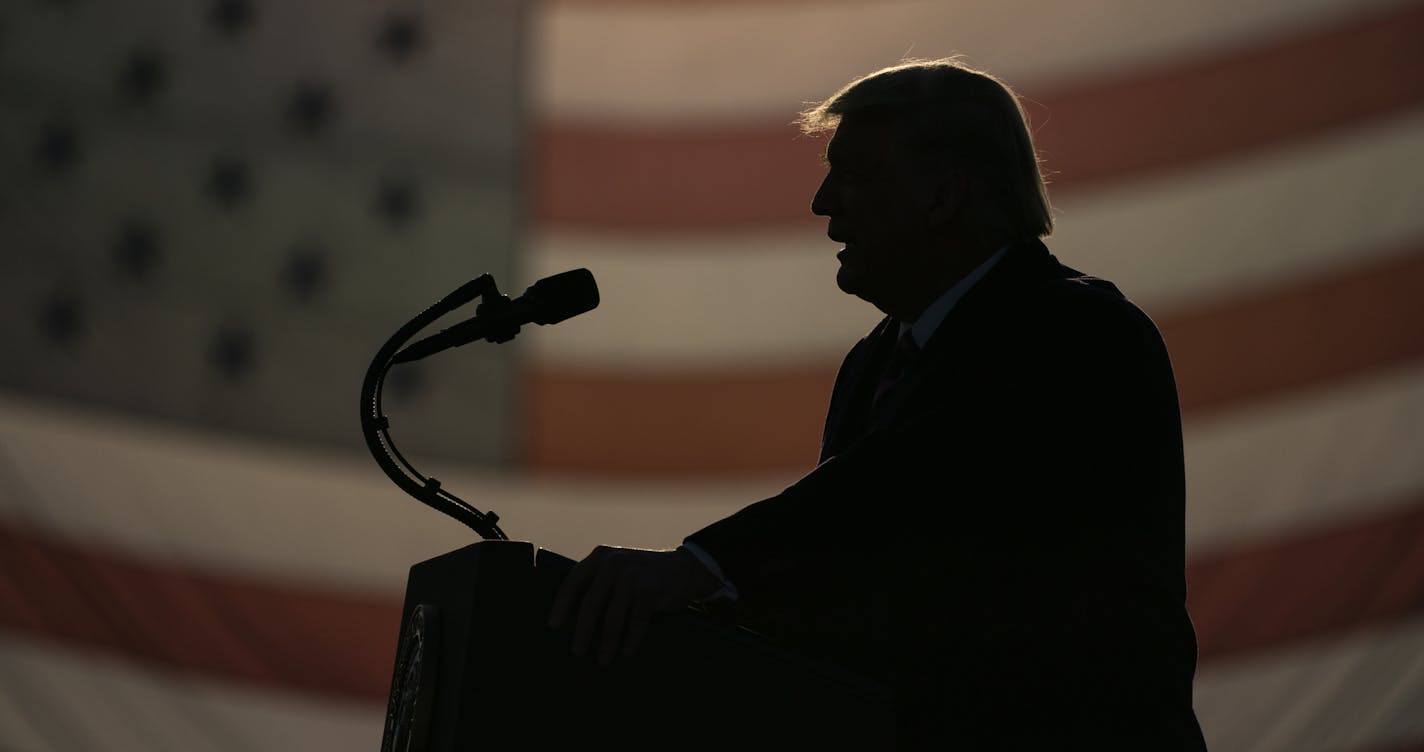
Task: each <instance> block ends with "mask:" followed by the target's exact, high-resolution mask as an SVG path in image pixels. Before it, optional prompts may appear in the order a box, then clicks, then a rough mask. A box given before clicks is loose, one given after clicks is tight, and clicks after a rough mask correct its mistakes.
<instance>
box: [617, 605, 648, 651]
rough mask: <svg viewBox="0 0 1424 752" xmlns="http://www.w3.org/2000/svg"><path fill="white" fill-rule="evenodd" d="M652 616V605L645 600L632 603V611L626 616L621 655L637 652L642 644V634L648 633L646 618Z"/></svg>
mask: <svg viewBox="0 0 1424 752" xmlns="http://www.w3.org/2000/svg"><path fill="white" fill-rule="evenodd" d="M652 616H653V607H652V605H651V604H649V603H648V602H647V601H646V600H644V601H640V602H638V603H635V604H633V612H632V613H631V614H630V615H629V616H628V634H626V635H625V636H624V637H623V655H625V656H626V655H633V654H634V653H637V652H638V646H639V645H642V644H643V636H644V635H646V634H647V633H648V620H649V619H651V618H652Z"/></svg>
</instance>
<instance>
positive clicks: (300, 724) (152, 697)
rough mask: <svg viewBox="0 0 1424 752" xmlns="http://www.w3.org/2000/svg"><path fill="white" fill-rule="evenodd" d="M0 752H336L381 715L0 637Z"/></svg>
mask: <svg viewBox="0 0 1424 752" xmlns="http://www.w3.org/2000/svg"><path fill="white" fill-rule="evenodd" d="M0 676H3V677H4V680H3V681H0V736H3V741H0V745H3V748H4V749H6V750H23V751H24V752H70V751H71V750H104V751H105V752H130V751H131V752H170V751H171V752H238V751H242V752H246V751H247V750H278V749H291V750H297V749H300V750H311V752H322V751H323V750H330V751H331V752H345V751H346V750H353V749H376V748H377V747H379V746H380V743H381V742H380V740H381V731H382V724H383V723H384V719H383V715H384V708H382V707H380V706H379V705H372V704H369V703H342V702H334V701H328V700H319V699H316V698H313V697H311V696H307V695H298V694H291V693H287V692H280V691H276V690H266V689H263V690H259V689H249V688H240V687H237V686H234V685H231V684H227V683H221V682H211V681H205V680H197V679H192V678H187V677H183V676H179V675H176V674H171V673H168V672H163V671H158V670H153V669H148V668H139V667H137V666H135V665H133V664H131V663H128V662H126V661H123V660H120V659H115V658H112V657H108V656H103V655H100V654H94V653H88V652H85V651H68V650H59V649H56V648H52V647H49V646H46V645H42V644H39V643H34V642H28V641H22V640H17V639H14V638H10V637H0Z"/></svg>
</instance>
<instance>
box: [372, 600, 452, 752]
mask: <svg viewBox="0 0 1424 752" xmlns="http://www.w3.org/2000/svg"><path fill="white" fill-rule="evenodd" d="M439 617H440V611H439V609H438V608H436V606H435V605H434V604H431V603H422V604H420V605H418V606H416V607H415V608H413V609H411V612H410V617H409V618H408V619H406V625H405V630H404V632H402V633H401V641H400V647H399V648H398V649H397V651H396V668H395V671H394V672H393V673H392V674H391V697H390V700H389V702H387V703H386V731H385V735H384V737H383V738H382V740H381V752H424V751H425V749H426V737H427V736H428V735H429V732H430V711H431V706H432V705H433V704H434V701H435V678H436V677H435V674H436V668H437V667H438V662H439V660H440V644H439V637H440V618H439Z"/></svg>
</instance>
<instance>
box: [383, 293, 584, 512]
mask: <svg viewBox="0 0 1424 752" xmlns="http://www.w3.org/2000/svg"><path fill="white" fill-rule="evenodd" d="M477 297H478V298H481V300H482V302H481V303H480V305H479V307H478V308H476V309H475V316H474V318H472V319H469V320H468V321H465V322H462V323H460V324H457V325H455V326H452V327H450V328H449V329H445V330H444V331H442V332H440V333H439V334H436V335H433V336H431V337H427V338H425V339H423V340H421V341H419V342H417V343H415V344H414V345H411V346H410V347H406V348H405V349H402V347H403V346H404V345H405V343H406V342H408V341H410V339H411V338H412V337H414V336H415V335H416V334H417V333H418V332H420V330H422V329H424V328H425V327H427V326H429V325H430V324H432V323H434V322H435V320H436V319H439V318H440V317H441V316H444V315H445V314H447V313H449V312H451V311H453V310H455V309H456V308H459V307H460V306H462V305H465V304H466V303H469V302H470V301H472V300H474V299H475V298H477ZM597 306H598V286H597V284H596V283H595V282H594V281H593V274H591V273H590V272H589V271H588V270H587V269H575V270H573V271H568V272H564V273H562V274H556V275H554V276H552V277H548V278H546V279H541V280H539V281H538V282H535V283H534V284H533V285H530V287H529V289H528V290H525V291H524V294H523V295H521V296H520V297H518V298H516V299H515V300H510V299H509V297H508V296H505V295H501V294H500V292H499V289H498V287H497V286H496V285H495V281H494V277H491V276H490V275H488V274H482V275H480V276H479V277H477V278H475V279H473V280H470V281H469V282H466V283H465V284H463V285H461V286H460V287H459V288H457V289H456V290H455V291H454V292H451V293H450V294H449V295H446V296H445V297H443V298H441V299H440V300H439V301H437V302H436V303H435V304H434V305H432V306H430V307H429V308H426V309H425V310H424V311H421V312H420V313H419V314H417V315H416V316H415V318H413V319H411V320H410V321H408V322H406V323H405V325H404V326H402V327H401V328H400V329H398V330H397V331H396V333H395V334H393V335H391V337H390V339H388V340H386V343H385V344H384V345H382V346H381V349H380V350H379V351H377V353H376V357H375V358H374V359H372V361H371V365H370V366H369V367H368V368H367V369H366V378H365V380H364V381H363V382H362V385H361V434H362V436H363V437H365V439H366V447H367V448H368V449H369V450H370V451H371V456H372V457H373V458H374V459H375V460H376V464H377V465H380V467H381V469H382V470H383V471H385V473H386V475H387V476H388V477H390V479H391V481H392V482H394V483H395V484H396V485H397V486H399V487H400V488H401V490H403V491H405V492H406V493H408V494H410V495H411V496H413V497H415V499H416V500H417V501H419V502H421V503H422V504H425V505H426V506H429V507H431V508H432V509H435V510H436V511H438V512H441V513H442V514H446V515H448V516H450V517H453V518H455V519H456V520H459V521H460V522H461V523H463V524H465V525H466V526H468V527H469V528H470V529H472V530H474V531H475V532H476V533H479V535H480V537H481V538H484V539H486V540H508V539H509V536H507V535H505V534H504V531H503V530H500V529H499V524H498V523H499V515H497V514H495V513H494V512H481V511H479V510H478V509H475V508H474V507H473V506H471V505H470V504H469V503H468V502H466V501H465V500H463V499H461V498H460V497H458V496H456V495H454V494H452V493H450V492H449V491H447V490H445V489H444V488H442V487H441V486H440V481H439V480H437V479H435V478H427V477H425V476H423V475H421V474H420V472H419V471H417V470H416V469H415V467H414V466H412V465H411V464H410V463H409V462H408V461H406V459H405V457H403V456H401V453H400V451H399V450H398V449H396V446H395V443H394V442H393V441H392V440H391V436H390V419H389V418H387V417H386V416H385V414H384V413H383V412H382V408H381V391H382V388H383V386H384V385H385V379H386V373H387V372H389V371H390V369H391V366H393V365H395V364H396V363H402V362H406V361H410V360H416V359H418V358H423V357H426V356H428V355H433V354H434V353H437V352H440V351H441V350H447V349H449V348H451V347H458V346H459V345H463V344H465V343H467V342H472V341H474V340H476V339H485V340H488V341H490V342H507V341H509V340H511V339H513V338H514V336H515V335H516V334H518V333H519V327H520V326H522V325H523V324H527V323H531V322H532V323H535V324H540V325H545V324H556V323H558V322H560V321H563V320H564V319H567V318H570V317H572V316H577V315H578V314H580V313H584V312H586V311H590V310H593V309H594V308H595V307H597ZM461 327H464V328H463V329H462V328H461ZM457 329H458V330H459V331H458V332H456V331H455V330H457ZM441 338H443V339H441ZM422 346H423V347H422ZM417 347H420V348H421V349H420V350H418V351H414V352H413V353H411V354H409V355H407V356H406V357H402V355H405V354H406V353H407V351H412V350H414V348H417Z"/></svg>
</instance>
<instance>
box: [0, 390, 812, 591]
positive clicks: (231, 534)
mask: <svg viewBox="0 0 1424 752" xmlns="http://www.w3.org/2000/svg"><path fill="white" fill-rule="evenodd" d="M410 459H411V460H412V461H413V462H415V464H416V465H417V467H419V468H420V469H421V470H423V471H425V472H427V473H430V474H432V475H434V476H435V477H438V478H439V479H440V480H441V482H442V483H443V484H444V487H445V488H446V489H448V490H450V491H451V492H453V493H455V494H456V495H459V496H461V497H462V498H464V499H466V500H468V501H470V502H471V503H473V504H475V505H476V506H477V507H479V508H481V509H484V510H486V511H488V510H490V509H493V510H494V511H497V512H498V513H500V515H501V516H503V517H504V522H503V527H504V529H505V531H506V532H507V533H509V534H510V536H511V537H513V538H516V539H522V540H529V541H533V542H534V543H536V544H538V545H541V546H544V547H546V548H549V549H551V550H554V551H558V552H559V553H562V554H565V555H569V556H575V557H580V558H581V557H582V556H583V555H585V554H586V553H587V552H588V551H589V550H590V549H591V548H592V547H593V546H595V545H598V544H600V543H612V544H618V545H629V546H640V547H672V546H676V545H677V544H678V543H680V542H681V541H682V537H683V536H684V535H685V534H687V533H689V532H692V531H693V530H696V529H697V528H699V527H701V526H702V525H705V524H707V523H710V522H713V521H715V520H717V519H720V518H722V517H724V516H726V515H728V514H730V513H731V512H734V511H736V510H737V509H738V508H739V507H741V506H743V505H745V504H746V503H748V502H750V501H753V500H755V499H759V498H763V497H765V496H768V495H770V494H772V493H775V492H776V491H778V490H780V488H782V487H783V486H784V485H785V484H786V483H787V482H789V481H790V480H792V479H791V478H774V479H766V480H763V481H759V482H757V481H752V482H746V483H737V484H726V483H723V484H719V485H715V486H711V485H709V486H705V487H704V486H698V485H696V484H692V483H686V482H684V483H663V484H640V485H637V486H630V485H626V484H616V483H605V484H599V483H593V482H584V481H549V480H539V479H535V478H517V477H513V476H508V475H497V474H494V473H491V472H488V471H477V470H471V469H468V468H450V467H444V468H442V467H441V466H439V465H426V463H424V462H422V461H421V460H420V459H419V458H417V457H411V458H410ZM0 519H4V520H7V521H11V522H14V523H18V524H22V525H26V526H30V527H34V528H38V529H41V530H48V531H51V532H53V533H55V534H58V535H60V536H63V537H65V538H68V539H71V540H75V541H77V542H80V543H84V542H89V541H92V542H94V543H96V544H100V545H103V546H105V547H112V548H116V549H118V550H120V551H130V552H133V553H135V554H137V555H139V556H142V557H146V558H149V559H153V560H157V561H169V562H174V563H175V564H178V565H183V564H185V563H188V564H194V565H197V566H199V567H200V568H203V569H212V570H218V571H224V572H232V573H236V574H242V575H252V576H256V577H265V578H270V579H273V580H279V581H280V580H296V581H304V582H310V583H313V584H329V585H333V586H336V587H351V588H357V589H360V590H372V589H374V590H377V591H385V592H388V593H392V594H398V593H400V592H401V591H402V590H403V589H404V587H405V579H406V573H407V570H408V569H409V567H410V565H412V564H414V563H415V562H417V561H421V560H424V559H428V558H430V557H432V556H437V555H439V554H442V553H445V552H447V551H450V550H452V549H455V548H458V547H460V546H463V545H466V544H468V543H470V542H472V541H473V540H476V536H475V534H474V533H473V532H471V531H469V530H467V529H466V528H465V527H464V526H462V525H460V524H459V523H457V522H455V521H453V520H450V519H448V518H446V517H444V516H443V515H440V514H438V513H436V512H434V511H431V510H429V509H426V508H425V507H423V506H421V505H420V503H419V502H417V501H415V500H414V499H411V498H410V497H408V496H406V495H405V493H404V492H402V491H400V490H399V489H397V488H396V487H395V486H394V485H393V484H392V483H391V482H390V481H389V480H388V479H387V478H386V477H385V476H384V475H383V474H382V473H381V471H380V470H379V469H378V468H377V467H376V466H375V463H374V462H372V461H371V460H370V459H369V458H367V457H353V456H334V455H331V454H325V453H320V452H316V451H312V450H297V449H292V448H283V447H279V446H275V445H265V444H261V443H257V442H255V441H251V440H247V439H240V438H235V437H228V436H223V435H221V434H216V433H204V432H200V431H197V430H193V429H188V428H180V427H177V426H162V427H160V426H158V425H153V424H146V423H143V422H139V421H136V420H131V419H116V418H107V417H99V416H98V415H96V414H93V413H88V412H86V411H84V410H82V409H77V408H62V407H58V406H56V405H52V404H37V403H30V402H26V401H23V400H21V399H17V398H14V397H11V396H5V395H0Z"/></svg>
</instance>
